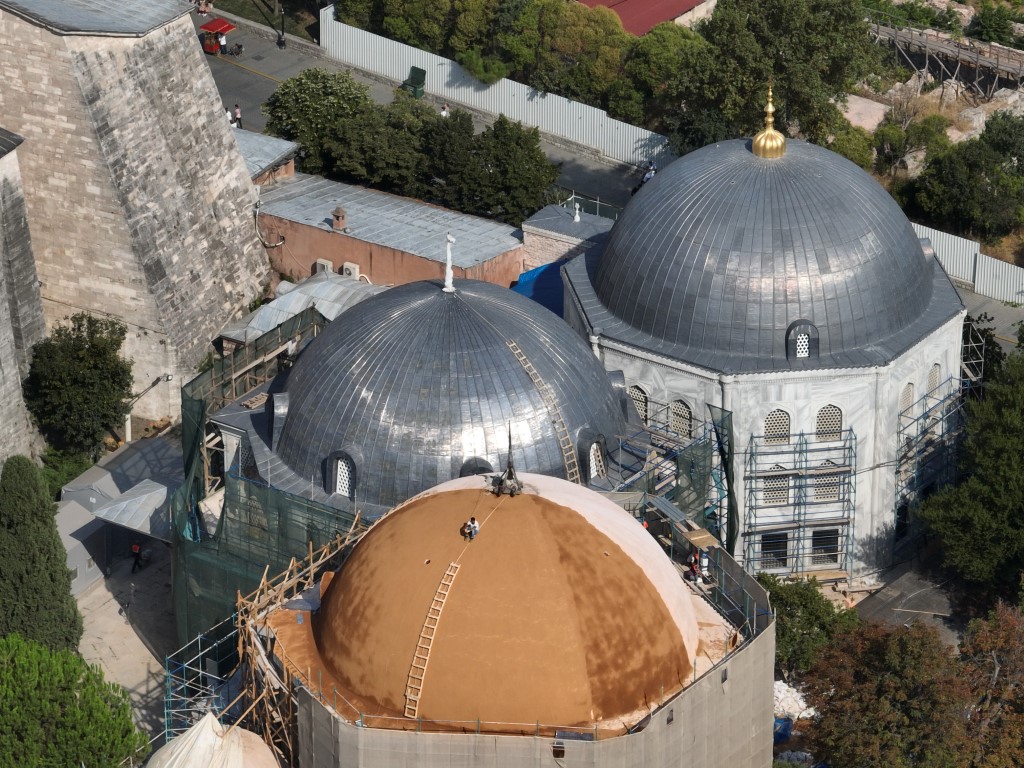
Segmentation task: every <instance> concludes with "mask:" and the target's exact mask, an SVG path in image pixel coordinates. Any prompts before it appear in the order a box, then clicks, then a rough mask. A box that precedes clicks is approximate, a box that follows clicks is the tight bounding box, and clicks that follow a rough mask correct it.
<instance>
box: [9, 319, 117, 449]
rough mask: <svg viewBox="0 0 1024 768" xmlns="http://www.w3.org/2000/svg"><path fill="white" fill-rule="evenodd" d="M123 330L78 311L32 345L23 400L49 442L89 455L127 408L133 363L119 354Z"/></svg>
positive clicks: (111, 321) (61, 447)
mask: <svg viewBox="0 0 1024 768" xmlns="http://www.w3.org/2000/svg"><path fill="white" fill-rule="evenodd" d="M126 333H127V329H126V328H125V326H124V324H123V323H121V322H119V321H117V320H114V319H110V318H102V317H94V316H92V315H89V314H86V313H84V312H83V313H79V314H77V315H74V316H73V317H71V318H69V319H68V323H67V324H66V325H58V326H56V327H55V328H54V329H53V332H52V333H51V334H50V336H49V337H48V338H46V339H43V340H42V341H41V342H39V343H38V344H36V346H35V348H34V350H33V357H32V365H31V367H30V368H29V374H28V378H27V379H26V380H25V384H24V391H25V403H26V405H27V406H28V409H29V412H30V413H31V414H32V416H33V417H34V418H35V421H36V424H38V425H39V428H40V430H42V432H43V434H44V435H46V437H47V440H49V441H50V443H51V444H53V445H54V446H56V447H57V448H60V449H70V450H71V451H74V452H79V453H92V452H94V451H95V450H96V448H97V447H98V446H99V444H100V443H101V442H102V440H103V435H104V433H105V432H106V431H107V430H109V429H112V428H113V427H116V426H120V425H121V423H122V422H124V418H125V416H127V415H128V412H129V398H130V397H131V391H132V364H131V361H129V360H125V359H124V358H123V357H121V346H122V345H123V344H124V339H125V334H126Z"/></svg>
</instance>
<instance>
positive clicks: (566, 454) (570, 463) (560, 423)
mask: <svg viewBox="0 0 1024 768" xmlns="http://www.w3.org/2000/svg"><path fill="white" fill-rule="evenodd" d="M505 343H506V344H508V348H509V349H511V350H512V354H513V355H515V356H516V360H518V361H519V364H520V365H521V366H523V370H525V371H526V373H527V374H528V375H529V377H530V379H531V381H533V383H534V385H535V386H536V387H537V391H538V392H540V397H541V399H542V400H543V401H544V405H545V406H546V407H547V409H548V413H550V414H551V422H552V423H553V424H554V425H555V434H556V435H557V436H558V445H559V447H561V449H562V461H563V462H564V463H565V479H566V480H568V481H569V482H570V483H577V484H579V483H581V482H582V480H581V478H580V463H579V460H578V459H577V458H576V449H575V448H573V445H572V438H571V437H569V430H568V429H566V427H565V419H563V418H562V411H561V410H560V409H559V407H558V401H557V400H555V395H554V393H552V391H551V387H549V386H548V385H547V382H545V381H544V379H542V378H541V377H540V374H539V373H537V369H536V368H534V367H533V363H531V362H530V358H528V357H527V356H526V355H525V354H523V350H521V349H520V348H519V345H518V344H516V343H515V342H514V341H506V342H505Z"/></svg>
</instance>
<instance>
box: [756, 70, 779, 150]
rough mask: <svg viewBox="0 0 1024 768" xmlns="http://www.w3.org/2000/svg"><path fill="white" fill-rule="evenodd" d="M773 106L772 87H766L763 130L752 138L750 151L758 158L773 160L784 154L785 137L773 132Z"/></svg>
mask: <svg viewBox="0 0 1024 768" xmlns="http://www.w3.org/2000/svg"><path fill="white" fill-rule="evenodd" d="M774 115H775V106H774V105H773V104H772V87H771V86H770V85H769V86H768V106H767V107H765V108H764V130H763V131H761V132H760V133H759V134H757V136H755V137H754V141H753V143H752V145H751V149H752V150H753V152H754V154H755V155H757V156H758V157H763V158H765V159H773V158H776V157H782V156H783V155H784V154H786V137H785V136H783V135H782V134H781V133H779V132H778V131H776V130H775V117H774Z"/></svg>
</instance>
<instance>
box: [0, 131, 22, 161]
mask: <svg viewBox="0 0 1024 768" xmlns="http://www.w3.org/2000/svg"><path fill="white" fill-rule="evenodd" d="M23 141H25V140H24V139H23V138H22V137H21V136H19V135H18V134H16V133H11V132H10V131H5V130H4V129H3V128H0V157H5V156H7V155H8V154H10V153H11V152H13V151H14V150H15V149H17V148H18V145H20V144H21V143H22V142H23Z"/></svg>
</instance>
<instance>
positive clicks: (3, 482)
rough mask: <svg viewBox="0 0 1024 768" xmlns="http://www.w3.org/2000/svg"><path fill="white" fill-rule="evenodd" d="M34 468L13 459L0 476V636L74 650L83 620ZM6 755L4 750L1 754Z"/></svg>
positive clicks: (48, 504)
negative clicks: (0, 601) (0, 599)
mask: <svg viewBox="0 0 1024 768" xmlns="http://www.w3.org/2000/svg"><path fill="white" fill-rule="evenodd" d="M50 499H51V496H50V495H49V492H48V491H47V488H46V484H45V483H44V482H43V479H42V477H41V476H40V474H39V470H37V469H36V467H35V465H34V464H33V463H32V462H31V461H30V460H29V459H27V458H25V457H24V456H12V457H11V458H9V459H8V460H7V461H6V462H5V463H4V467H3V471H2V472H0V595H3V610H0V635H7V634H10V633H12V632H17V633H19V634H21V635H22V636H24V637H26V638H29V639H30V640H33V641H36V642H39V643H42V644H43V645H45V646H47V647H48V648H52V649H54V650H59V649H62V648H66V649H71V650H75V649H77V648H78V641H79V640H80V639H81V637H82V617H81V615H80V614H79V613H78V604H77V603H76V602H75V598H74V597H72V595H71V573H70V571H69V570H68V567H67V553H66V551H65V550H64V544H63V543H62V542H61V540H60V534H59V533H58V532H57V523H56V520H55V518H54V513H55V512H56V505H55V504H54V503H53V502H52V501H51V500H50ZM0 754H2V751H0Z"/></svg>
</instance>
